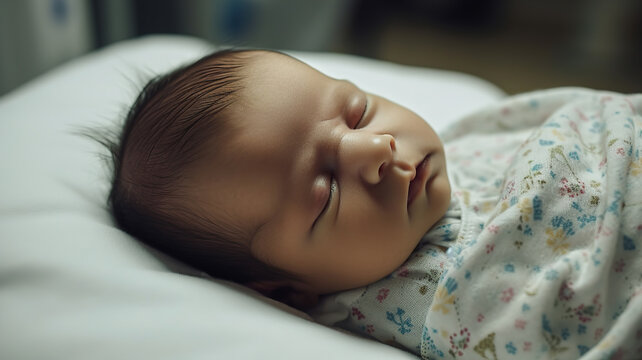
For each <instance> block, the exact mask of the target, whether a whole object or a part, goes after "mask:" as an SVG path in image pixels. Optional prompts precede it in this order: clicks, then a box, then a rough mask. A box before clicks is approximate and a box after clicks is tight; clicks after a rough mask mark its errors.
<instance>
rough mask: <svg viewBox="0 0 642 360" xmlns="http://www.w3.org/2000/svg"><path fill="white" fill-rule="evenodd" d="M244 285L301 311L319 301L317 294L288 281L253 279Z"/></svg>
mask: <svg viewBox="0 0 642 360" xmlns="http://www.w3.org/2000/svg"><path fill="white" fill-rule="evenodd" d="M246 286H248V287H249V288H251V289H254V290H256V291H258V292H260V293H261V294H263V295H265V296H267V297H269V298H271V299H274V300H276V301H280V302H282V303H285V304H288V305H290V306H292V307H294V308H297V309H299V310H303V311H305V310H307V309H310V308H311V307H313V306H314V305H316V304H317V302H318V301H319V295H318V294H315V293H312V292H310V291H306V290H303V289H301V288H299V287H296V286H292V284H291V283H290V282H288V281H278V280H275V281H255V282H251V283H249V284H246Z"/></svg>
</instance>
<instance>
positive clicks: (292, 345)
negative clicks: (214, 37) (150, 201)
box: [0, 36, 502, 360]
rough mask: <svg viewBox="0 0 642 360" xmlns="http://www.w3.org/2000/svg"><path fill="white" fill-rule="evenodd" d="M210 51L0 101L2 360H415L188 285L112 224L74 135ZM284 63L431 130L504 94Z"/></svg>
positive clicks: (196, 43)
mask: <svg viewBox="0 0 642 360" xmlns="http://www.w3.org/2000/svg"><path fill="white" fill-rule="evenodd" d="M212 49H213V47H212V46H211V45H210V44H208V43H206V42H203V41H200V40H197V39H193V38H187V37H177V36H156V37H149V38H143V39H136V40H132V41H127V42H124V43H121V44H117V45H114V46H111V47H108V48H105V49H103V50H100V51H97V52H95V53H92V54H89V55H87V56H84V57H82V58H79V59H76V60H74V61H72V62H69V63H67V64H65V65H64V66H62V67H60V68H58V69H56V70H54V71H52V72H50V73H48V74H45V75H43V76H42V77H40V78H38V79H36V80H35V81H33V82H31V83H28V84H25V85H24V86H22V87H20V88H19V89H16V90H15V91H13V92H11V93H9V94H7V95H5V96H3V97H2V98H1V99H0V154H2V156H0V175H1V179H0V185H1V186H0V277H1V278H2V280H1V281H0V358H1V359H43V358H46V359H65V360H68V359H129V358H131V359H156V360H161V359H200V358H204V359H213V358H215V359H256V358H274V359H285V358H305V359H329V358H346V357H349V358H352V359H362V358H363V359H373V358H382V359H404V358H414V356H412V355H411V354H409V353H407V352H404V351H400V350H397V349H395V348H392V347H389V346H386V345H383V344H380V343H378V342H375V341H372V340H369V339H364V338H360V337H356V336H352V335H348V334H345V333H342V332H338V331H335V330H333V329H329V328H327V327H324V326H321V325H319V324H316V323H314V322H311V321H309V320H307V319H306V317H305V315H304V314H301V313H299V312H296V311H294V310H293V309H290V308H286V307H284V306H282V305H280V304H277V303H275V302H271V301H269V300H268V299H266V298H264V297H261V296H260V295H258V294H256V293H254V292H250V291H248V290H246V289H244V288H241V287H239V286H235V285H233V284H230V283H226V282H223V281H219V280H215V279H207V278H202V277H199V276H198V275H199V273H198V272H195V271H193V270H192V269H190V268H188V267H185V266H183V265H181V264H179V263H176V262H173V261H171V259H169V258H168V257H167V256H163V255H161V254H158V253H156V252H154V251H152V250H151V249H148V248H146V247H145V246H142V245H141V244H140V243H139V242H137V241H136V240H135V239H133V238H132V237H130V236H128V235H127V234H125V233H123V232H122V231H120V230H119V229H118V228H117V227H115V226H114V224H113V222H112V220H111V218H110V216H109V213H108V211H107V210H106V209H105V198H106V194H107V192H108V189H109V184H108V168H107V167H106V166H104V164H103V162H102V161H101V160H99V157H98V155H99V154H104V153H105V151H104V149H102V148H101V147H100V146H98V145H97V144H96V143H95V142H93V141H91V140H89V139H88V138H86V137H83V136H80V135H78V134H77V132H78V130H80V129H82V128H83V127H85V126H89V127H96V126H98V127H100V126H107V125H109V126H112V125H113V124H118V123H120V121H121V119H122V118H123V116H124V112H125V110H126V109H127V107H128V106H129V105H130V104H131V102H132V101H133V99H134V98H135V96H136V95H137V92H138V91H139V90H140V88H141V87H142V84H143V83H144V81H145V80H146V79H148V78H149V77H150V76H152V75H154V74H157V73H161V72H164V71H167V70H169V69H172V68H174V67H175V66H177V65H179V64H183V63H185V62H186V61H191V60H194V59H196V58H198V57H199V56H201V55H204V54H206V53H207V52H210V51H212ZM294 55H295V56H297V57H299V58H301V59H303V60H304V61H307V62H310V63H311V64H312V65H314V66H317V67H318V68H319V69H320V70H322V71H325V72H327V73H329V74H330V75H332V76H336V77H340V78H347V79H349V80H351V81H353V82H354V83H355V84H358V85H361V86H363V87H364V88H365V89H367V90H369V91H372V92H375V93H379V94H381V95H383V96H387V97H391V98H393V99H395V100H398V101H401V102H402V103H403V104H404V105H406V106H409V107H410V108H411V109H413V110H415V111H416V112H418V113H419V114H420V115H421V116H423V117H425V118H426V119H432V120H431V122H432V123H434V124H436V125H437V127H438V128H443V127H445V126H446V125H448V124H449V122H450V121H452V120H453V119H455V118H458V117H460V116H462V115H465V114H466V113H470V112H472V111H474V110H475V109H477V108H479V107H481V106H484V105H487V104H489V103H491V102H494V101H496V100H497V99H499V98H500V97H502V93H501V91H499V90H497V88H495V87H494V86H492V85H491V84H488V83H487V82H484V81H482V80H480V79H477V78H474V77H471V76H467V75H464V74H457V73H451V72H443V71H434V70H428V69H420V68H413V67H407V66H400V65H395V64H390V63H385V62H380V61H374V60H368V59H363V58H358V57H353V56H346V55H336V54H315V53H295V54H294ZM420 93H427V94H430V99H425V98H424V97H420V96H418V94H420ZM455 104H456V105H457V106H455Z"/></svg>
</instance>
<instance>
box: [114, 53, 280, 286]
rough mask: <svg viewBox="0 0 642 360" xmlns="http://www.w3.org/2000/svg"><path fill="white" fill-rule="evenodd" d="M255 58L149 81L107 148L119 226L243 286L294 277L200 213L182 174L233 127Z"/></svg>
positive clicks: (216, 56)
mask: <svg viewBox="0 0 642 360" xmlns="http://www.w3.org/2000/svg"><path fill="white" fill-rule="evenodd" d="M256 56H260V53H259V54H258V55H256ZM250 58H251V56H250V53H249V50H223V51H218V52H214V53H212V54H210V55H207V56H205V57H203V58H201V59H199V60H197V61H196V62H194V63H192V64H190V65H187V66H184V67H181V68H178V69H176V70H174V71H171V72H169V73H167V74H165V75H161V76H157V77H155V78H153V79H151V80H150V81H149V82H148V83H147V85H145V87H144V88H143V90H142V91H141V92H140V94H139V95H138V98H137V99H136V100H135V102H134V104H133V105H132V106H131V108H130V110H129V112H128V114H127V116H126V119H125V124H124V126H123V129H122V132H121V133H120V137H119V139H118V141H117V142H112V143H111V144H110V146H109V148H110V151H111V155H112V159H113V169H114V172H113V179H112V184H111V191H110V194H109V199H108V202H109V206H110V209H111V211H112V215H113V217H114V219H115V221H116V222H117V224H118V225H119V226H120V227H121V228H122V229H123V230H125V231H126V232H128V233H129V234H131V235H133V236H135V237H137V238H138V239H140V240H141V241H143V242H144V243H146V244H148V245H150V246H152V247H154V248H156V249H158V250H160V251H161V252H163V253H165V254H168V255H170V256H172V257H174V258H176V259H178V260H180V261H182V262H184V263H186V264H188V265H191V266H193V267H195V268H197V269H199V270H201V271H204V272H206V273H208V274H210V275H212V276H214V277H218V278H222V279H226V280H231V281H235V282H238V283H248V282H251V281H262V280H279V279H291V278H292V276H291V275H290V274H288V273H287V272H285V271H282V270H279V269H277V268H274V267H272V266H270V265H268V264H265V263H263V262H261V261H259V260H257V259H256V258H255V257H254V256H252V254H251V253H250V241H251V239H250V238H251V234H247V233H245V232H244V231H243V229H240V228H239V227H238V226H235V225H234V224H233V223H231V222H233V221H229V219H228V220H227V221H226V220H224V219H216V218H213V217H214V216H213V215H212V214H208V213H207V212H205V211H199V208H198V205H197V204H198V201H194V200H195V199H193V197H194V195H193V194H190V193H189V192H188V191H186V188H185V185H184V184H183V180H184V179H183V175H184V173H185V171H186V169H188V167H189V165H190V164H193V163H194V162H195V161H197V160H199V158H200V157H201V156H202V155H203V153H204V151H205V148H206V145H207V148H208V150H211V147H212V144H215V145H214V146H216V144H218V143H219V142H220V140H221V133H222V132H225V131H226V130H227V129H226V128H227V127H229V125H230V124H229V119H228V117H227V116H226V111H225V110H226V109H228V108H229V107H232V106H234V105H235V103H237V102H238V101H239V92H240V91H241V90H242V89H243V86H244V80H245V78H244V73H243V71H242V69H243V67H244V66H245V65H247V63H248V61H249V59H250ZM222 213H224V211H222Z"/></svg>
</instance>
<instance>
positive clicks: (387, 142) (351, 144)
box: [340, 132, 396, 184]
mask: <svg viewBox="0 0 642 360" xmlns="http://www.w3.org/2000/svg"><path fill="white" fill-rule="evenodd" d="M340 151H341V157H342V158H343V160H344V165H345V166H346V167H347V168H349V169H355V170H356V171H357V173H356V175H358V176H360V177H361V178H362V179H363V180H364V181H366V182H367V183H370V184H377V183H379V182H380V181H381V179H382V178H383V176H384V174H385V171H386V167H387V166H389V165H390V164H391V163H392V161H393V159H394V153H395V151H396V144H395V138H394V137H393V136H392V135H390V134H368V133H363V132H354V133H352V134H348V135H346V136H345V137H344V138H343V139H342V144H341V150H340Z"/></svg>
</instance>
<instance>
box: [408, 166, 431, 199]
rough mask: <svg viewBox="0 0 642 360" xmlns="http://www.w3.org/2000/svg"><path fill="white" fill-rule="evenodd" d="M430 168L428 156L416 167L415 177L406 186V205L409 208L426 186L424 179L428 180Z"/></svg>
mask: <svg viewBox="0 0 642 360" xmlns="http://www.w3.org/2000/svg"><path fill="white" fill-rule="evenodd" d="M429 166H430V154H428V155H426V157H425V158H424V159H423V160H422V161H421V162H420V163H419V164H418V165H417V168H416V172H415V177H414V179H412V180H411V181H410V184H409V185H408V202H407V205H408V206H410V204H412V202H413V201H414V200H415V199H416V198H417V196H418V195H419V193H420V192H421V189H422V188H423V187H424V185H425V184H426V179H428V169H429Z"/></svg>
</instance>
